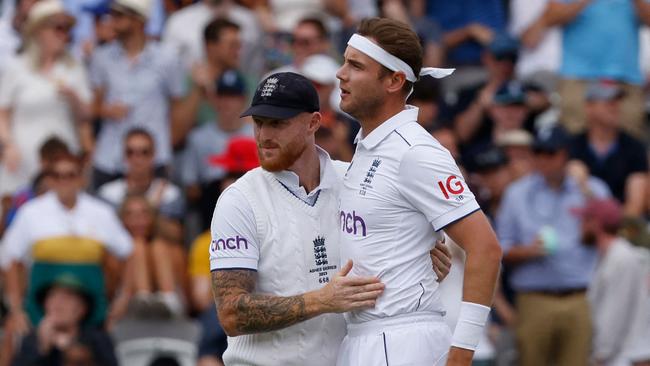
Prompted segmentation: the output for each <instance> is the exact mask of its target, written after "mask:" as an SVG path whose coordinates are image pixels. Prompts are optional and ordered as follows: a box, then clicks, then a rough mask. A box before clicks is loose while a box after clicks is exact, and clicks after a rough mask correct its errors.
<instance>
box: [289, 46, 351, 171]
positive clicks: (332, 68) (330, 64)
mask: <svg viewBox="0 0 650 366" xmlns="http://www.w3.org/2000/svg"><path fill="white" fill-rule="evenodd" d="M339 66H340V65H339V64H338V63H337V62H336V61H335V60H334V59H333V58H331V57H329V56H326V55H323V54H316V55H312V56H309V57H307V58H306V59H305V62H303V64H302V67H301V68H300V70H299V72H300V74H302V75H304V76H305V77H306V78H307V79H309V80H310V81H311V82H312V84H314V87H315V88H316V92H318V100H319V104H320V113H321V127H320V128H319V130H318V131H317V132H316V139H317V141H316V143H317V144H318V146H320V147H322V148H323V149H325V151H327V153H328V154H330V157H332V158H333V159H337V160H344V161H350V160H351V159H352V154H353V150H352V148H353V147H352V145H351V144H349V143H348V136H349V134H350V126H351V125H353V124H357V123H356V122H354V121H351V120H350V119H349V118H348V117H346V116H345V115H344V114H342V113H341V112H340V110H339V108H338V103H339V101H340V96H339V89H338V79H337V78H336V72H337V71H338V69H339Z"/></svg>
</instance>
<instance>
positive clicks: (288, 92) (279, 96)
mask: <svg viewBox="0 0 650 366" xmlns="http://www.w3.org/2000/svg"><path fill="white" fill-rule="evenodd" d="M319 109H320V105H319V103H318V93H317V92H316V88H315V87H314V85H313V84H312V82H311V81H309V79H307V78H306V77H304V76H302V75H300V74H296V73H294V72H279V73H275V74H271V75H269V76H268V77H267V78H265V79H264V80H262V82H261V83H260V84H259V85H258V86H257V90H256V91H255V95H254V96H253V101H252V103H251V106H250V108H248V109H247V110H246V111H244V113H242V114H241V116H240V117H246V116H258V117H266V118H274V119H288V118H291V117H294V116H296V115H298V114H299V113H302V112H310V113H311V112H316V111H318V110H319Z"/></svg>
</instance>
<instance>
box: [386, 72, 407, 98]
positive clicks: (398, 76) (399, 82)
mask: <svg viewBox="0 0 650 366" xmlns="http://www.w3.org/2000/svg"><path fill="white" fill-rule="evenodd" d="M387 80H388V88H387V89H386V91H387V92H388V93H397V92H400V91H401V90H402V87H403V86H404V83H406V75H405V74H404V73H403V72H401V71H398V72H394V73H393V74H392V75H390V77H389V78H387Z"/></svg>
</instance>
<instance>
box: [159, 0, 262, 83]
mask: <svg viewBox="0 0 650 366" xmlns="http://www.w3.org/2000/svg"><path fill="white" fill-rule="evenodd" d="M216 17H221V18H226V19H229V20H230V21H232V22H234V23H236V24H237V25H239V27H240V29H241V37H242V61H243V64H242V65H241V67H242V70H244V71H246V74H247V75H257V76H259V75H260V74H261V68H262V64H263V60H262V57H263V49H264V47H263V44H262V42H263V40H264V34H263V32H262V29H261V26H260V22H259V21H258V19H257V18H256V16H255V14H254V13H253V12H252V11H251V10H249V9H247V8H245V7H243V6H240V5H238V4H237V3H236V2H235V1H234V0H200V1H198V2H196V3H195V4H193V5H190V6H187V7H185V8H183V9H181V10H179V11H177V12H176V13H174V14H172V15H171V16H170V17H169V19H168V20H167V24H166V25H165V30H164V32H163V38H162V39H163V42H164V43H165V44H166V45H168V46H170V47H171V48H172V49H174V50H175V51H177V52H178V54H179V55H182V56H183V60H184V62H183V65H184V66H185V69H186V70H190V69H191V68H192V66H193V65H194V64H196V63H197V62H198V63H200V62H201V61H202V60H204V59H205V49H204V42H203V31H204V29H205V27H206V26H207V25H208V23H210V21H211V20H212V19H214V18H216Z"/></svg>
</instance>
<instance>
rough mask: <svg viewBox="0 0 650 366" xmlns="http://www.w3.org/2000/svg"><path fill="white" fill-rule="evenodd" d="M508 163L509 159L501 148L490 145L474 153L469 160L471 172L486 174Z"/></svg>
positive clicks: (468, 165) (467, 166)
mask: <svg viewBox="0 0 650 366" xmlns="http://www.w3.org/2000/svg"><path fill="white" fill-rule="evenodd" d="M507 163H508V157H507V156H506V154H505V153H504V152H503V150H501V149H500V148H498V147H496V146H494V145H492V144H488V145H484V146H482V147H480V148H478V149H476V150H475V151H473V152H472V153H471V154H470V156H469V158H468V159H467V163H466V168H467V170H469V171H472V172H477V173H484V172H489V171H490V170H493V169H496V168H499V167H502V166H504V165H506V164H507Z"/></svg>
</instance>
